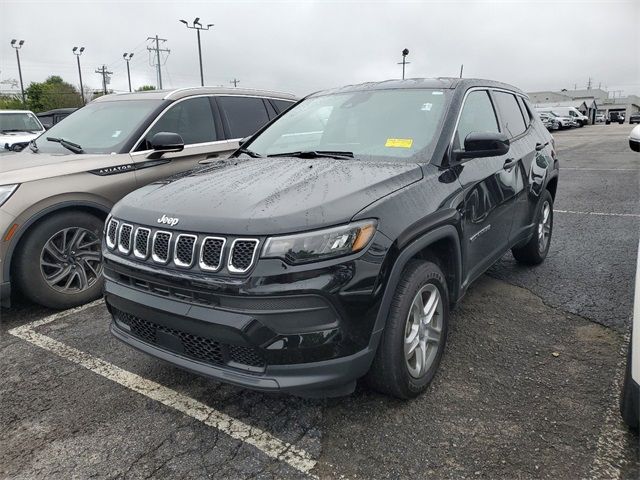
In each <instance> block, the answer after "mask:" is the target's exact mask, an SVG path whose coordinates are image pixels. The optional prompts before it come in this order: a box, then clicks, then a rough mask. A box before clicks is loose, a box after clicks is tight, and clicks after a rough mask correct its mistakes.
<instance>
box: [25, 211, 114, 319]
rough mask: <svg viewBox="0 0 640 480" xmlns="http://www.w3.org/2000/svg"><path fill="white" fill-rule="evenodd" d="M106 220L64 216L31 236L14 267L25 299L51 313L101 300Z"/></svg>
mask: <svg viewBox="0 0 640 480" xmlns="http://www.w3.org/2000/svg"><path fill="white" fill-rule="evenodd" d="M102 226H103V222H102V220H101V219H99V218H97V217H95V216H93V215H91V214H89V213H86V212H63V213H60V214H56V215H53V216H51V217H49V218H46V219H44V220H43V221H42V222H40V223H39V224H37V225H36V226H35V227H34V228H33V230H32V231H31V232H29V233H28V234H27V237H26V238H25V240H24V242H23V243H22V245H21V246H20V249H19V251H18V255H17V257H16V262H15V274H16V279H17V282H18V286H19V287H20V290H21V291H22V293H23V294H24V295H25V296H26V297H28V298H29V299H30V300H33V301H34V302H36V303H39V304H41V305H44V306H46V307H50V308H57V309H63V308H71V307H75V306H78V305H82V304H83V303H87V302H90V301H91V300H95V299H96V298H98V297H99V296H100V295H101V294H102V283H103V279H102V253H101V241H102Z"/></svg>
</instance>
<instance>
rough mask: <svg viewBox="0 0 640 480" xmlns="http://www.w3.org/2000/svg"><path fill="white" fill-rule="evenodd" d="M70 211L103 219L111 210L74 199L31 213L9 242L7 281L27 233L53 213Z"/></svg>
mask: <svg viewBox="0 0 640 480" xmlns="http://www.w3.org/2000/svg"><path fill="white" fill-rule="evenodd" d="M68 211H83V212H87V213H91V214H93V215H95V216H97V217H98V218H101V219H102V220H104V219H106V218H107V215H108V214H109V211H110V206H107V205H105V204H103V203H99V202H95V201H90V200H80V201H78V200H73V201H63V202H60V203H56V204H54V205H50V206H48V207H46V208H44V209H42V210H40V211H38V212H37V213H35V214H33V215H31V216H30V217H29V218H28V219H27V220H26V221H25V222H24V223H22V225H21V228H20V229H19V230H18V232H17V234H16V235H15V236H14V237H13V238H12V239H11V243H10V244H9V248H8V249H7V253H6V258H7V261H5V263H4V266H3V269H4V270H3V272H2V274H3V278H4V279H5V281H9V280H10V279H11V273H12V269H13V260H14V257H15V253H16V252H17V251H18V249H19V248H20V246H21V244H22V242H23V241H24V239H25V238H27V235H28V234H29V233H30V232H31V231H33V229H34V228H35V227H36V226H37V225H38V224H39V223H41V222H42V221H44V220H45V219H47V218H49V217H51V216H52V215H57V214H59V213H62V212H68Z"/></svg>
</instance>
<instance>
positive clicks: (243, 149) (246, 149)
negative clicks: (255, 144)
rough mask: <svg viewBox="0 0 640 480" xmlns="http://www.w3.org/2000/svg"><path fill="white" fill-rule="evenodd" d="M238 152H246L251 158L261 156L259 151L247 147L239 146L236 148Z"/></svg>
mask: <svg viewBox="0 0 640 480" xmlns="http://www.w3.org/2000/svg"><path fill="white" fill-rule="evenodd" d="M238 153H246V154H247V155H249V156H250V157H252V158H263V157H262V155H260V154H259V153H256V152H254V151H253V150H249V149H248V148H240V149H238Z"/></svg>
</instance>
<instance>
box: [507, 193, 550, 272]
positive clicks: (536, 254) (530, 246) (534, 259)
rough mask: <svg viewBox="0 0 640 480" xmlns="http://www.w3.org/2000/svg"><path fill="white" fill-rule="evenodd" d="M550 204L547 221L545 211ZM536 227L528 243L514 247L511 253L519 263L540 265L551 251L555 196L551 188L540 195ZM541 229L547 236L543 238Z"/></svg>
mask: <svg viewBox="0 0 640 480" xmlns="http://www.w3.org/2000/svg"><path fill="white" fill-rule="evenodd" d="M546 206H548V216H547V218H548V221H547V222H545V218H544V213H543V212H544V211H545V207H546ZM535 219H536V220H535V223H536V229H535V231H534V232H533V235H532V236H531V238H530V239H529V241H528V242H527V243H525V244H524V245H522V246H519V247H513V248H512V249H511V253H513V256H514V257H515V259H516V260H517V261H518V262H519V263H523V264H525V265H539V264H541V263H542V262H544V259H545V258H547V253H549V246H550V245H551V236H552V234H553V197H552V196H551V193H549V190H544V192H543V193H542V195H541V196H540V201H539V203H538V209H537V211H536V217H535ZM541 229H542V231H543V232H546V236H545V237H544V238H542V237H541V236H540V235H541Z"/></svg>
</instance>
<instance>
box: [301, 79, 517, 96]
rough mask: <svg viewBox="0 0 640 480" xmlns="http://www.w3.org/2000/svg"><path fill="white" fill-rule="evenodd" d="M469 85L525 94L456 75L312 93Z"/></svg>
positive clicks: (448, 87) (349, 86) (364, 84)
mask: <svg viewBox="0 0 640 480" xmlns="http://www.w3.org/2000/svg"><path fill="white" fill-rule="evenodd" d="M470 87H493V88H504V89H506V90H512V91H514V92H517V93H521V94H523V95H526V94H525V93H524V92H522V90H520V89H519V88H516V87H514V86H512V85H508V84H506V83H502V82H497V81H495V80H484V79H479V78H457V77H438V78H408V79H406V80H383V81H381V82H366V83H360V84H356V85H347V86H344V87H339V88H334V89H330V90H323V91H320V92H316V93H314V95H328V94H334V93H343V92H357V91H364V90H394V89H420V88H431V89H444V90H451V89H456V88H464V89H465V90H466V89H467V88H470Z"/></svg>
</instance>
